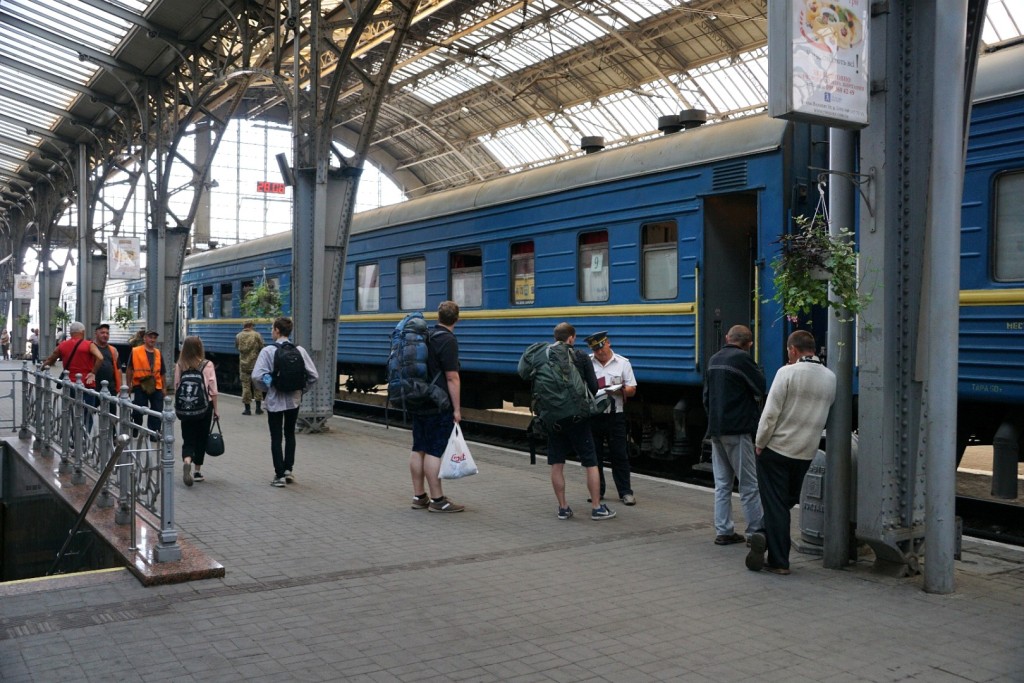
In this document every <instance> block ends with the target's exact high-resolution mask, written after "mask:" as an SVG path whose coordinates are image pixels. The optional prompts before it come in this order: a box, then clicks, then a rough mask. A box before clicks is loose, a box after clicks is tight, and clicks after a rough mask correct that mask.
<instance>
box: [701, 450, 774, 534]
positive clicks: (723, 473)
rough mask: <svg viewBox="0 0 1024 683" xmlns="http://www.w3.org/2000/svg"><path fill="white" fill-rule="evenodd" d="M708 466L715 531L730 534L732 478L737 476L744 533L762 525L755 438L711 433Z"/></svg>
mask: <svg viewBox="0 0 1024 683" xmlns="http://www.w3.org/2000/svg"><path fill="white" fill-rule="evenodd" d="M711 466H712V469H713V470H714V472H715V533H716V534H718V535H719V536H729V535H731V534H733V533H735V531H736V527H735V526H733V522H732V482H733V479H734V478H735V479H739V482H740V504H741V505H742V506H743V516H744V517H746V519H747V531H746V533H747V534H750V533H752V532H754V531H761V530H762V529H764V511H763V509H762V508H761V495H760V493H759V492H758V488H757V462H756V461H755V459H754V440H753V439H752V438H751V436H750V435H749V434H728V435H724V436H713V437H711Z"/></svg>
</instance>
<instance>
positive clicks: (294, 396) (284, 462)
mask: <svg viewBox="0 0 1024 683" xmlns="http://www.w3.org/2000/svg"><path fill="white" fill-rule="evenodd" d="M270 334H271V337H272V338H273V342H274V343H272V344H268V345H267V346H264V347H263V350H262V351H260V355H259V356H258V357H257V358H256V365H255V366H253V370H252V375H251V377H252V382H253V385H254V386H255V388H256V389H257V390H259V391H262V392H263V393H264V394H265V396H266V400H265V401H264V403H266V406H267V426H268V427H269V428H270V457H271V459H272V460H273V462H274V479H273V480H272V481H271V482H270V485H271V486H274V487H276V488H284V486H285V484H293V483H295V475H293V474H292V470H293V469H294V468H295V423H296V421H297V420H298V418H299V406H301V405H302V394H303V392H305V391H306V389H308V388H309V386H310V385H311V384H313V383H315V382H316V381H317V380H318V379H319V378H320V374H319V373H318V372H317V370H316V365H314V364H313V359H311V358H310V357H309V354H308V353H306V349H304V348H302V347H301V346H298V345H295V348H296V350H298V352H299V353H300V354H301V355H302V361H303V364H304V365H305V368H306V387H305V388H304V389H296V390H294V391H282V390H280V389H278V388H277V387H275V386H274V382H273V373H274V358H275V356H276V355H277V352H278V350H279V349H280V348H281V345H282V344H290V343H291V342H290V341H289V339H288V337H290V336H291V334H292V319H291V318H284V317H282V318H277V319H276V320H274V325H273V327H272V328H271V330H270ZM282 440H284V450H283V451H282V449H281V441H282Z"/></svg>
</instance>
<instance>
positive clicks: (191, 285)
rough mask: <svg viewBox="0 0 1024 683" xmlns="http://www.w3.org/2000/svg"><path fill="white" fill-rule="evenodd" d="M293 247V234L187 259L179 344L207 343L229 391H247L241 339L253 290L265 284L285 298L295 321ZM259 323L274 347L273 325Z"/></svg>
mask: <svg viewBox="0 0 1024 683" xmlns="http://www.w3.org/2000/svg"><path fill="white" fill-rule="evenodd" d="M291 246H292V236H291V233H279V234H276V235H270V236H269V237H262V238H260V239H255V240H251V241H248V242H243V243H241V244H236V245H233V246H230V247H224V248H222V249H214V250H212V251H205V252H201V253H197V254H193V255H190V256H188V257H187V258H186V259H185V264H184V267H183V268H182V273H181V285H180V290H179V293H178V326H179V330H178V343H179V344H180V343H181V340H182V339H184V338H185V337H186V336H188V335H198V336H199V337H200V338H201V339H202V340H203V346H204V348H205V350H206V356H207V358H209V359H210V360H212V361H213V363H214V365H215V366H216V368H217V383H218V386H219V387H221V388H223V389H224V390H227V391H239V390H241V382H240V381H239V376H238V351H237V349H235V335H236V334H238V333H239V332H240V331H241V329H242V324H243V323H244V322H245V320H246V318H245V317H244V316H243V315H242V312H241V303H242V299H243V297H245V295H246V294H247V293H248V292H249V290H250V289H252V288H253V287H255V286H257V285H259V283H260V282H261V281H263V280H264V278H265V279H266V282H267V284H268V286H270V287H271V288H273V289H276V290H277V291H279V292H280V293H281V302H282V314H283V315H291V296H290V292H291V268H292V265H291ZM255 320H256V329H258V330H259V331H260V333H261V334H262V335H263V338H264V340H265V341H266V342H267V343H270V339H271V337H270V326H271V323H272V322H273V320H272V319H270V318H255Z"/></svg>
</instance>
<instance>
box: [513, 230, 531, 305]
mask: <svg viewBox="0 0 1024 683" xmlns="http://www.w3.org/2000/svg"><path fill="white" fill-rule="evenodd" d="M533 263H534V256H533V242H532V241H531V242H520V243H519V244H513V245H512V263H511V266H510V267H509V273H510V274H511V275H512V305H513V306H525V305H527V304H532V303H533Z"/></svg>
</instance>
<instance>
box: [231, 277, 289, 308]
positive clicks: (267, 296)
mask: <svg viewBox="0 0 1024 683" xmlns="http://www.w3.org/2000/svg"><path fill="white" fill-rule="evenodd" d="M240 308H241V311H242V315H243V316H244V317H246V318H273V317H276V316H278V315H281V293H280V292H279V291H277V290H276V289H274V288H273V287H271V286H270V284H269V283H268V282H267V278H266V276H264V277H263V279H262V280H260V283H259V284H258V285H256V286H255V287H253V288H252V289H250V290H249V291H248V292H247V293H246V295H245V296H244V297H242V304H241V307H240Z"/></svg>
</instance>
